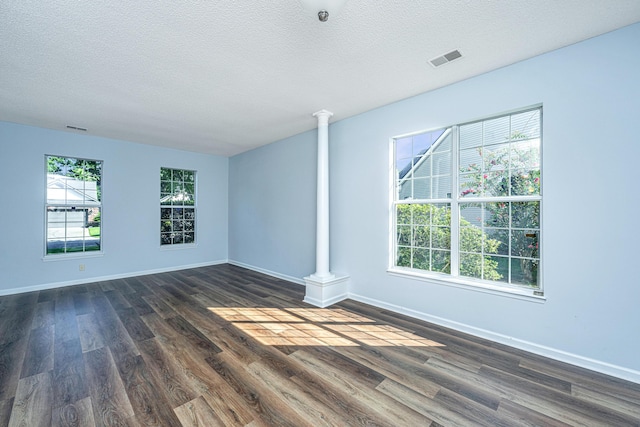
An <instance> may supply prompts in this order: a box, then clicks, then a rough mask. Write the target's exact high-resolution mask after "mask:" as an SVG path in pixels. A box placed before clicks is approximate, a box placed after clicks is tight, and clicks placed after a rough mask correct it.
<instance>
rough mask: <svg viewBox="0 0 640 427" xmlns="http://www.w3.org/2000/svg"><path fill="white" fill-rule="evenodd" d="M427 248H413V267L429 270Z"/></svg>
mask: <svg viewBox="0 0 640 427" xmlns="http://www.w3.org/2000/svg"><path fill="white" fill-rule="evenodd" d="M429 258H430V257H429V249H424V248H415V249H414V250H413V265H412V267H413V268H417V269H419V270H430V269H431V266H430V259H429Z"/></svg>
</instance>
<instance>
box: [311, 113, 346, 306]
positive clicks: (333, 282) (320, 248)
mask: <svg viewBox="0 0 640 427" xmlns="http://www.w3.org/2000/svg"><path fill="white" fill-rule="evenodd" d="M313 116H314V117H317V118H318V172H317V174H318V183H317V194H316V197H317V205H316V272H315V273H313V274H312V275H311V276H308V277H305V278H304V280H305V283H306V292H305V297H304V301H305V302H308V303H309V304H313V305H315V306H318V307H327V306H329V305H331V304H334V303H336V302H338V301H342V300H343V299H345V298H347V291H348V283H347V280H348V279H349V276H346V275H336V274H334V273H332V272H331V271H330V268H329V118H330V117H331V116H333V113H331V112H329V111H327V110H320V111H318V112H317V113H315V114H314V115H313Z"/></svg>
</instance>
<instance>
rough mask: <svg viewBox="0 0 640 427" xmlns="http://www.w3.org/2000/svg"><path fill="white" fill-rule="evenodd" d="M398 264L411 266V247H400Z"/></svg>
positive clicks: (399, 265)
mask: <svg viewBox="0 0 640 427" xmlns="http://www.w3.org/2000/svg"><path fill="white" fill-rule="evenodd" d="M396 265H397V266H398V267H411V248H407V247H398V257H397V258H396Z"/></svg>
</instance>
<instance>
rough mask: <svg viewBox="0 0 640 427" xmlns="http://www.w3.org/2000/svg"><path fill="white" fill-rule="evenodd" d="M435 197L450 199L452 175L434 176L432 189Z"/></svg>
mask: <svg viewBox="0 0 640 427" xmlns="http://www.w3.org/2000/svg"><path fill="white" fill-rule="evenodd" d="M431 191H432V192H433V197H434V198H436V199H448V198H450V197H451V176H449V175H447V176H435V177H433V182H432V189H431Z"/></svg>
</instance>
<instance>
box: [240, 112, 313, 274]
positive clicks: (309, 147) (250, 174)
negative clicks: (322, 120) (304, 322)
mask: <svg viewBox="0 0 640 427" xmlns="http://www.w3.org/2000/svg"><path fill="white" fill-rule="evenodd" d="M309 121H315V119H314V118H313V117H312V116H311V114H310V115H309ZM316 141H317V135H316V133H315V132H306V133H303V134H300V135H296V136H294V137H291V138H288V139H285V140H282V141H279V142H277V143H274V144H270V145H268V146H265V147H261V148H258V149H256V150H252V151H249V152H246V153H244V154H241V155H238V156H235V157H232V158H231V159H230V161H229V259H230V260H232V261H235V262H237V263H240V264H246V265H249V266H251V267H253V268H257V269H262V270H267V271H268V272H271V273H276V274H279V275H282V276H286V277H288V278H294V279H295V278H298V279H301V278H302V277H303V276H307V275H309V274H311V273H313V272H314V271H315V232H316V231H315V230H316V228H315V227H316V225H315V224H316V193H315V191H316V158H317V157H316V156H317V152H316V150H317V148H316Z"/></svg>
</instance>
